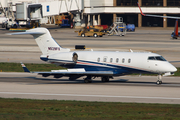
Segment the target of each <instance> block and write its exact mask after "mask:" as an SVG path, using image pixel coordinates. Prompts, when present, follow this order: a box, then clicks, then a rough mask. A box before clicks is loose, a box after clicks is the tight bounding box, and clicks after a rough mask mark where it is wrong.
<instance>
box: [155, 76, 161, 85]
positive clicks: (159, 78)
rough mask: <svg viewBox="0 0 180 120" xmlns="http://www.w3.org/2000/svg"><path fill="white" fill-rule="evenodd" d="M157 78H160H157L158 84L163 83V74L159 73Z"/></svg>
mask: <svg viewBox="0 0 180 120" xmlns="http://www.w3.org/2000/svg"><path fill="white" fill-rule="evenodd" d="M157 79H158V80H157V82H156V84H157V85H160V84H162V76H161V75H158V76H157Z"/></svg>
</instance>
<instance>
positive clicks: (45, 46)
mask: <svg viewBox="0 0 180 120" xmlns="http://www.w3.org/2000/svg"><path fill="white" fill-rule="evenodd" d="M25 34H30V35H32V36H33V37H34V39H35V41H36V43H37V44H38V46H39V48H40V50H41V52H42V53H43V55H49V54H54V53H57V52H69V51H70V49H65V48H62V47H61V46H60V45H59V44H58V43H57V42H56V41H55V40H54V39H53V38H52V36H51V34H50V32H49V30H47V29H46V28H34V29H30V30H26V32H19V33H11V34H10V35H25Z"/></svg>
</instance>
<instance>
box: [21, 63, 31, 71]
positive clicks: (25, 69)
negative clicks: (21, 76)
mask: <svg viewBox="0 0 180 120" xmlns="http://www.w3.org/2000/svg"><path fill="white" fill-rule="evenodd" d="M21 66H22V68H23V69H24V72H30V71H29V70H28V69H27V67H26V66H25V65H24V64H23V63H22V62H21Z"/></svg>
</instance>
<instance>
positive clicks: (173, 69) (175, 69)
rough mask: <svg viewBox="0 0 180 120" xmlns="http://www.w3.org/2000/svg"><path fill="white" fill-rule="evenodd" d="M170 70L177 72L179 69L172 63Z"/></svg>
mask: <svg viewBox="0 0 180 120" xmlns="http://www.w3.org/2000/svg"><path fill="white" fill-rule="evenodd" d="M169 71H170V72H176V71H177V68H176V67H174V66H173V65H172V66H171V67H170V69H169Z"/></svg>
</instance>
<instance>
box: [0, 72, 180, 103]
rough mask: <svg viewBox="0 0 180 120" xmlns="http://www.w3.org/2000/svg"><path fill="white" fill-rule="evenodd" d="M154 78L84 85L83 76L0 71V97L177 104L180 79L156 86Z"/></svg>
mask: <svg viewBox="0 0 180 120" xmlns="http://www.w3.org/2000/svg"><path fill="white" fill-rule="evenodd" d="M156 79H157V78H156V77H155V76H141V77H140V76H122V77H116V78H114V79H112V80H110V82H106V83H103V82H101V81H100V78H96V79H95V80H93V82H92V83H89V84H86V83H84V82H83V78H80V79H78V80H76V81H69V80H68V79H67V78H65V77H63V78H61V79H54V78H52V77H48V78H42V77H41V76H39V75H36V74H29V73H28V74H27V73H0V88H1V89H0V97H3V98H30V99H48V100H53V99H57V100H80V101H104V102H136V103H167V104H180V93H179V91H180V78H179V77H164V78H163V84H161V85H156Z"/></svg>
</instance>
